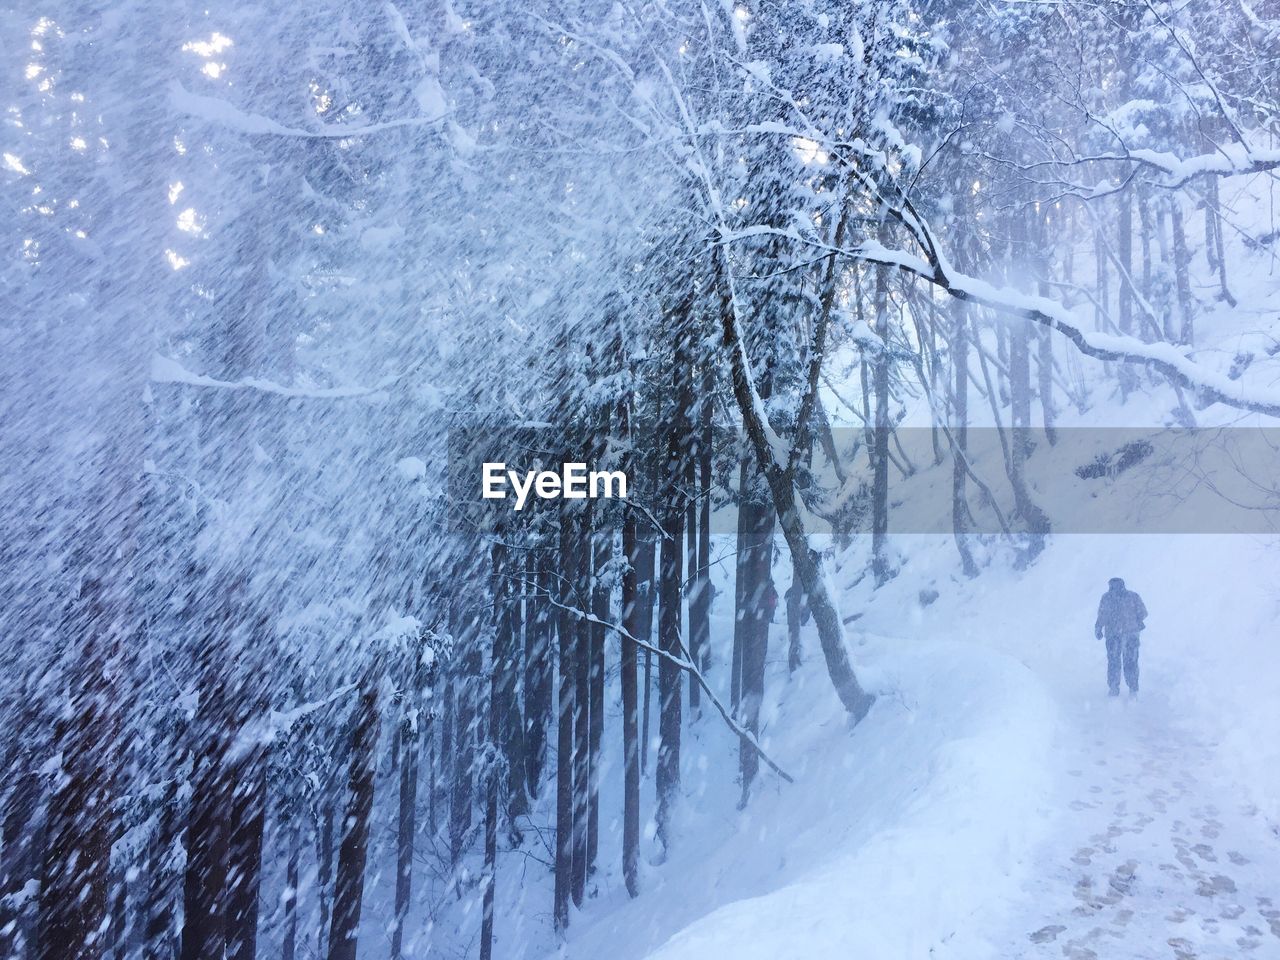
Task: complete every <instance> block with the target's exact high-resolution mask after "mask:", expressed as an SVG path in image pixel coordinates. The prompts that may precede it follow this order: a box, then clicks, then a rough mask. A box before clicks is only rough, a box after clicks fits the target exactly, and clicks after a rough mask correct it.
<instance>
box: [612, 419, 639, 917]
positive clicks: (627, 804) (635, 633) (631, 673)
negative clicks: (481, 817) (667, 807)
mask: <svg viewBox="0 0 1280 960" xmlns="http://www.w3.org/2000/svg"><path fill="white" fill-rule="evenodd" d="M618 435H619V438H620V439H621V441H622V447H623V449H624V450H626V451H628V452H627V453H626V454H625V459H624V461H623V467H622V469H623V472H624V473H626V474H627V475H628V476H631V475H632V466H633V464H634V463H635V457H634V455H633V454H632V452H631V450H632V443H633V439H632V434H631V410H630V398H629V397H624V398H623V399H622V401H621V402H620V403H619V404H618ZM639 553H640V549H639V544H638V543H637V541H636V517H635V513H634V512H633V511H632V510H631V509H630V508H627V509H626V512H625V513H624V515H623V518H622V554H623V557H624V559H625V560H626V565H625V566H624V567H623V571H622V627H623V630H624V631H625V633H624V634H623V636H622V642H621V656H622V663H621V674H622V781H623V783H622V878H623V882H624V883H625V884H626V887H627V893H628V894H630V895H631V896H632V897H635V896H638V895H639V893H640V880H639V864H640V748H639V747H640V745H639V743H637V739H638V736H639V730H638V725H639V717H638V716H637V712H638V701H639V696H638V690H637V689H636V643H635V641H634V640H632V639H629V638H630V637H639V636H640V630H641V628H642V624H641V611H640V596H639V571H638V570H637V565H638V562H639Z"/></svg>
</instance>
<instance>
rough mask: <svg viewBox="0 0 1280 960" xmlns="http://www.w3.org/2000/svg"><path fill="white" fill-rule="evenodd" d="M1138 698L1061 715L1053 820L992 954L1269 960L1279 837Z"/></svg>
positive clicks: (1277, 930) (1161, 707) (1202, 755)
mask: <svg viewBox="0 0 1280 960" xmlns="http://www.w3.org/2000/svg"><path fill="white" fill-rule="evenodd" d="M1142 697H1143V698H1142V699H1141V700H1135V701H1115V700H1112V701H1107V702H1105V703H1103V704H1102V707H1103V709H1095V710H1085V709H1079V710H1076V711H1075V712H1074V713H1070V714H1069V715H1068V717H1069V720H1070V721H1071V723H1070V726H1071V727H1072V728H1074V729H1070V730H1068V732H1067V736H1066V737H1064V740H1065V741H1066V742H1065V744H1064V747H1063V750H1064V754H1063V756H1062V757H1061V758H1058V761H1059V762H1061V763H1062V764H1063V769H1064V770H1065V771H1066V773H1067V776H1066V777H1064V778H1063V779H1064V781H1065V784H1064V789H1063V791H1062V795H1061V797H1060V802H1061V803H1062V804H1064V809H1062V810H1061V811H1060V818H1061V819H1060V821H1059V823H1058V826H1057V829H1056V830H1055V832H1054V839H1053V840H1052V841H1050V842H1049V843H1048V844H1046V846H1045V847H1044V848H1043V849H1042V850H1041V851H1039V852H1038V854H1037V855H1036V857H1035V863H1034V865H1033V876H1034V878H1035V879H1034V880H1033V881H1032V884H1031V886H1030V887H1029V889H1028V890H1027V899H1026V901H1025V902H1024V903H1023V904H1020V905H1019V906H1018V908H1017V911H1016V913H1015V916H1016V917H1017V918H1018V921H1017V923H1016V924H1015V927H1014V929H1012V930H1011V931H1010V932H1009V934H1008V936H1007V937H1006V938H1004V939H1005V942H1004V943H1002V944H1000V946H1001V947H1002V949H1001V955H1002V956H1004V957H1008V958H1025V960H1042V958H1050V957H1052V958H1062V957H1065V958H1067V960H1156V958H1169V960H1219V958H1224V960H1238V958H1259V960H1261V958H1280V838H1278V837H1277V836H1276V834H1275V832H1274V831H1273V830H1272V829H1270V828H1268V826H1267V825H1266V824H1265V823H1264V822H1263V820H1262V818H1261V817H1260V816H1258V815H1257V813H1256V812H1255V811H1254V810H1253V809H1252V808H1251V807H1250V806H1249V805H1248V804H1246V803H1244V802H1243V801H1242V800H1240V799H1238V798H1237V797H1235V796H1233V794H1232V791H1231V789H1230V787H1229V786H1227V785H1226V782H1225V780H1224V779H1223V778H1222V777H1221V776H1220V775H1219V773H1218V769H1217V763H1216V759H1215V757H1214V753H1213V749H1212V747H1211V746H1210V745H1209V744H1206V743H1203V742H1200V741H1199V740H1197V739H1196V737H1195V736H1194V735H1192V734H1190V733H1188V732H1187V731H1186V730H1185V729H1181V728H1179V726H1178V725H1177V723H1176V716H1175V713H1174V711H1173V710H1172V709H1171V708H1170V705H1169V704H1168V702H1167V701H1164V700H1162V699H1161V698H1160V697H1159V696H1158V695H1157V696H1155V697H1151V696H1149V695H1148V694H1147V693H1145V692H1144V693H1143V695H1142Z"/></svg>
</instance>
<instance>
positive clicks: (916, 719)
mask: <svg viewBox="0 0 1280 960" xmlns="http://www.w3.org/2000/svg"><path fill="white" fill-rule="evenodd" d="M860 660H861V661H862V662H864V663H870V664H872V666H873V670H872V672H873V673H874V674H876V675H877V679H878V681H879V682H878V684H877V685H878V686H879V687H881V688H882V691H883V693H882V696H881V698H880V701H879V702H878V703H877V705H876V707H875V708H874V710H873V711H872V713H871V714H870V715H869V716H868V717H867V719H866V720H865V721H864V722H863V724H862V725H860V726H859V727H858V728H857V729H856V731H855V732H854V733H853V734H852V735H850V734H849V733H847V732H846V731H845V730H843V729H842V728H841V726H840V725H839V724H835V725H828V726H827V727H826V728H825V738H824V740H819V741H817V742H812V743H810V744H808V746H807V750H806V751H805V752H806V753H807V754H808V757H807V762H806V763H805V765H804V766H805V769H804V771H803V776H802V778H801V780H800V783H799V784H798V785H797V786H796V787H794V788H792V789H790V790H785V791H782V792H781V793H779V794H777V795H775V796H772V797H768V798H760V799H761V800H762V801H764V802H762V803H761V806H762V807H766V809H759V810H757V811H756V812H755V817H756V818H757V819H758V820H760V821H765V822H769V821H774V822H780V823H784V824H788V825H789V828H788V830H787V833H789V834H790V836H788V835H785V834H780V835H774V836H770V837H767V838H765V840H764V841H763V842H758V841H757V838H756V837H755V836H754V835H752V834H750V833H746V832H744V833H743V834H740V839H739V842H738V843H736V844H732V845H730V846H729V847H728V848H726V849H721V850H717V851H713V852H711V853H710V854H709V856H711V857H712V858H714V859H716V860H723V861H728V862H726V863H724V864H723V866H724V867H726V868H732V867H733V866H734V865H735V864H737V863H739V862H742V863H741V866H742V867H743V868H744V869H748V870H750V869H751V867H752V866H753V864H752V863H751V861H758V862H763V863H767V864H768V865H769V866H770V868H771V870H772V871H773V875H774V876H775V877H777V878H778V879H779V880H780V881H782V882H781V883H780V884H779V885H778V886H777V887H776V888H775V889H772V890H770V891H768V892H766V893H763V894H762V895H759V896H754V897H750V898H747V899H743V900H739V901H736V902H733V903H729V904H727V905H724V906H720V907H719V908H717V909H714V910H712V911H710V912H709V913H707V914H706V915H705V916H703V917H701V918H700V919H698V920H697V921H695V922H693V923H691V924H690V925H688V926H687V927H685V928H684V929H683V930H681V931H680V932H679V933H676V934H675V935H674V936H672V937H671V938H670V939H669V940H667V942H666V943H665V944H664V945H662V946H661V947H660V948H659V949H658V950H656V951H654V952H653V953H652V954H650V956H651V957H652V958H653V960H686V958H687V960H695V958H696V960H706V958H708V957H730V956H731V957H734V958H737V960H751V958H757V957H758V958H762V960H763V958H768V960H775V958H778V957H786V956H795V955H796V954H797V952H802V953H803V954H804V955H805V956H809V957H815V958H825V957H847V956H857V957H865V958H881V957H882V958H886V960H898V958H901V960H906V958H911V957H927V956H928V955H929V953H930V950H931V948H933V947H934V946H936V945H937V944H940V943H942V942H945V941H946V940H947V939H948V938H949V937H951V936H952V935H953V934H954V933H955V932H956V931H957V930H958V929H960V928H961V927H963V925H964V924H965V922H966V918H967V917H968V916H969V915H970V914H971V913H972V912H973V911H975V910H976V909H977V908H978V907H979V906H980V905H981V904H982V903H984V902H985V901H986V900H987V899H988V898H991V897H1002V896H1004V895H1007V894H1011V893H1012V892H1013V891H1014V890H1016V888H1017V886H1018V882H1019V881H1018V878H1019V871H1020V859H1019V858H1020V855H1021V853H1022V851H1025V850H1027V849H1029V847H1030V846H1031V845H1032V843H1033V841H1034V840H1035V839H1036V838H1038V837H1039V836H1040V835H1041V834H1042V833H1043V831H1044V830H1045V828H1046V825H1047V822H1048V814H1047V813H1046V811H1044V810H1043V809H1042V805H1041V803H1042V798H1043V797H1044V796H1045V795H1046V792H1047V790H1048V787H1049V784H1050V780H1051V777H1050V773H1049V770H1048V768H1047V765H1046V763H1045V756H1046V753H1047V749H1048V746H1049V744H1050V741H1051V739H1052V734H1053V728H1054V722H1055V721H1054V717H1055V714H1054V709H1053V706H1052V703H1051V701H1050V699H1049V697H1047V696H1046V694H1045V693H1044V691H1043V690H1042V689H1041V687H1040V686H1039V684H1038V683H1037V682H1036V680H1035V678H1034V676H1033V675H1032V674H1031V673H1030V671H1028V670H1027V669H1026V668H1025V667H1023V666H1022V665H1021V664H1019V663H1017V662H1016V661H1015V660H1013V659H1012V658H1009V657H1006V656H1003V655H1000V654H997V653H993V652H991V651H988V650H984V649H983V648H981V647H977V646H973V645H967V644H955V643H929V644H919V645H916V644H910V643H908V642H906V641H897V640H895V641H888V640H877V641H875V642H874V643H871V644H869V645H868V647H867V649H864V650H863V651H861V652H860ZM794 699H809V698H793V700H794ZM813 706H814V705H813V704H812V703H807V704H805V703H800V704H796V703H794V702H793V703H792V705H791V708H790V709H792V710H794V711H795V712H796V714H797V717H796V718H794V720H795V721H796V722H798V721H799V720H800V719H801V718H802V717H803V715H804V714H805V713H806V711H808V712H809V713H812V710H813ZM792 719H793V718H788V717H780V718H778V726H781V727H783V728H784V729H785V727H786V725H787V724H788V723H789V722H791V720H792ZM790 752H791V751H788V753H790ZM791 864H794V866H793V867H789V865H791ZM686 890H690V887H689V886H686ZM572 952H573V954H574V955H577V951H576V950H574V951H572Z"/></svg>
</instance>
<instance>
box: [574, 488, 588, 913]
mask: <svg viewBox="0 0 1280 960" xmlns="http://www.w3.org/2000/svg"><path fill="white" fill-rule="evenodd" d="M577 514H578V518H577V519H576V520H575V521H574V534H575V536H574V551H573V558H572V564H573V565H572V570H573V573H572V578H573V584H574V590H573V606H574V608H575V609H577V610H582V611H584V612H585V611H588V610H590V609H591V527H590V519H589V516H588V515H587V513H586V511H577ZM572 626H573V630H574V632H575V633H576V634H577V635H578V640H577V644H576V645H575V647H574V664H573V673H574V682H575V684H576V686H577V691H576V693H575V694H574V698H573V704H574V708H575V709H574V717H573V891H572V892H573V905H574V906H575V907H580V906H582V900H583V898H584V897H585V896H586V889H587V829H588V827H587V824H588V818H589V816H590V809H591V624H590V623H589V622H588V621H586V620H584V619H582V618H581V617H579V616H575V617H574V618H573V624H572Z"/></svg>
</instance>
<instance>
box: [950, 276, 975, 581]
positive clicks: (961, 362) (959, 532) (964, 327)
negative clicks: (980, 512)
mask: <svg viewBox="0 0 1280 960" xmlns="http://www.w3.org/2000/svg"><path fill="white" fill-rule="evenodd" d="M950 306H951V318H952V320H951V366H952V378H953V379H952V386H951V411H952V412H951V437H952V443H953V445H954V448H953V449H952V451H951V529H952V531H953V533H954V536H955V540H956V550H958V551H959V553H960V563H961V566H962V567H963V568H964V572H965V576H968V577H976V576H977V575H978V565H977V564H976V563H975V562H974V559H973V551H972V550H970V549H969V539H968V536H969V496H968V489H967V488H968V477H969V474H968V471H967V470H966V469H965V457H967V456H968V455H969V317H968V306H967V305H966V304H965V302H964V301H963V300H955V299H953V300H952V301H951V304H950Z"/></svg>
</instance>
